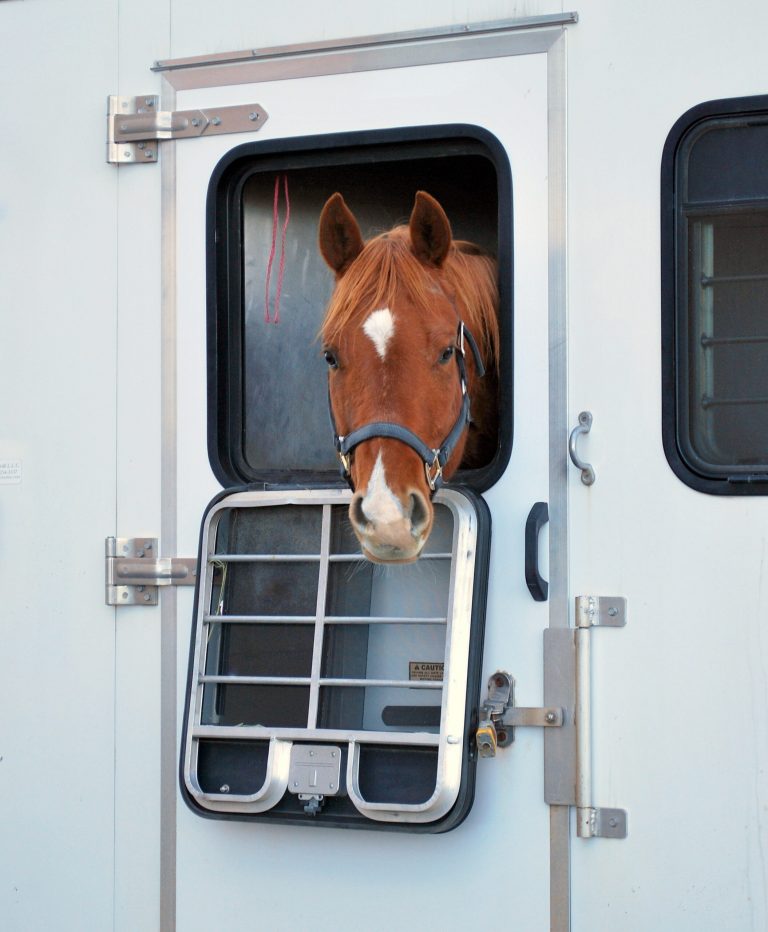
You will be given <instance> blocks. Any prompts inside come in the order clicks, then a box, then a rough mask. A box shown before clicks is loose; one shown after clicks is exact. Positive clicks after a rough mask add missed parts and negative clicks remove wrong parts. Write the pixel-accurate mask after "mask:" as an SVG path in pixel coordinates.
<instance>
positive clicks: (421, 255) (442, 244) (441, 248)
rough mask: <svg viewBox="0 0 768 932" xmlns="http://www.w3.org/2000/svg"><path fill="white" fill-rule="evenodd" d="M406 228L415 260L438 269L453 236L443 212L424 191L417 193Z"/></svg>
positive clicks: (443, 260) (446, 253)
mask: <svg viewBox="0 0 768 932" xmlns="http://www.w3.org/2000/svg"><path fill="white" fill-rule="evenodd" d="M408 226H409V229H410V232H411V246H412V248H413V252H414V255H415V256H416V258H417V259H418V260H419V261H420V262H423V263H424V264H425V265H434V266H436V267H437V268H440V266H441V265H442V264H443V262H445V257H446V256H447V255H448V250H449V249H450V248H451V240H452V238H453V234H452V233H451V224H450V223H449V221H448V217H446V215H445V211H444V210H443V208H442V207H441V206H440V205H439V204H438V202H437V201H436V200H435V199H434V198H433V197H432V196H431V195H430V194H427V193H426V191H418V192H417V194H416V202H415V203H414V205H413V213H412V214H411V219H410V223H409V224H408Z"/></svg>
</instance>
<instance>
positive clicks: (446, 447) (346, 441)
mask: <svg viewBox="0 0 768 932" xmlns="http://www.w3.org/2000/svg"><path fill="white" fill-rule="evenodd" d="M465 339H466V341H467V343H468V344H469V348H470V349H471V350H472V356H473V358H474V360H475V368H476V370H477V375H478V376H479V377H482V376H483V375H485V367H484V366H483V363H482V360H481V359H480V351H479V350H478V348H477V343H476V342H475V339H474V337H473V336H472V334H471V333H470V332H469V330H467V328H466V327H465V326H464V321H459V328H458V332H457V335H456V349H457V350H458V353H456V354H455V355H456V362H457V364H458V367H459V383H460V384H461V409H460V411H459V416H458V417H457V418H456V422H455V424H454V425H453V427H452V428H451V431H450V433H449V434H448V436H447V437H446V438H445V440H443V442H442V443H441V444H440V446H439V447H430V446H429V445H428V444H426V443H424V441H423V440H422V439H421V438H420V437H417V436H416V434H414V432H413V431H412V430H409V429H408V428H407V427H403V426H402V425H401V424H392V423H390V422H389V421H372V422H371V423H370V424H365V425H364V426H363V427H358V428H357V430H353V431H352V433H350V434H347V435H346V436H340V435H339V432H338V431H337V430H336V422H335V421H334V418H333V407H332V406H331V403H330V401H331V399H330V389H329V393H328V410H329V413H330V416H331V427H332V428H333V437H334V444H335V446H336V453H337V454H338V457H339V460H340V462H341V475H342V476H343V478H344V479H345V480H346V481H347V484H348V485H349V487H350V489H352V491H353V492H354V491H355V487H354V485H353V483H352V475H351V472H350V467H351V465H352V452H353V450H354V449H355V447H356V446H358V445H359V444H361V443H363V442H364V441H366V440H371V439H372V438H373V437H385V438H388V439H390V440H399V441H400V442H401V443H404V444H405V445H406V446H408V447H410V448H411V449H412V450H415V452H416V453H418V455H419V456H420V457H421V459H422V460H423V462H424V472H425V474H426V477H427V484H428V485H429V488H430V490H431V491H432V492H433V493H434V492H435V491H437V489H439V488H440V486H441V485H442V484H443V468H444V467H445V464H446V463H447V462H448V460H449V459H450V458H451V454H452V453H453V450H454V447H455V446H456V444H457V443H458V441H459V438H460V437H461V435H462V433H463V432H464V428H465V427H466V426H467V425H468V424H469V421H470V411H469V394H468V393H467V368H466V365H465V363H464V358H465V356H466V352H465V349H464V340H465Z"/></svg>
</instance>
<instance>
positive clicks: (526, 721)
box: [475, 670, 563, 757]
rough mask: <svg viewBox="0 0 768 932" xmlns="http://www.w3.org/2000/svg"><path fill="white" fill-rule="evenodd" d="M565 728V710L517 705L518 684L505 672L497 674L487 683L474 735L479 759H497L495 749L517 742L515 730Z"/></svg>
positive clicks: (499, 671)
mask: <svg viewBox="0 0 768 932" xmlns="http://www.w3.org/2000/svg"><path fill="white" fill-rule="evenodd" d="M562 724H563V710H562V709H558V708H551V709H540V708H536V707H528V706H516V705H515V681H514V679H513V678H512V677H511V676H510V675H509V673H507V672H506V671H505V670H497V671H496V672H495V673H494V674H492V675H491V677H490V678H489V680H488V698H487V699H486V700H485V702H484V703H483V705H482V707H481V709H480V721H479V723H478V726H477V731H476V733H475V739H476V741H477V750H478V753H479V755H480V757H495V756H496V748H497V747H500V748H505V747H507V746H508V745H510V744H511V743H512V742H513V741H514V740H515V728H531V727H533V728H557V727H560V726H562Z"/></svg>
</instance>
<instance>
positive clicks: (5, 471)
mask: <svg viewBox="0 0 768 932" xmlns="http://www.w3.org/2000/svg"><path fill="white" fill-rule="evenodd" d="M20 482H21V460H0V485H18V484H19V483H20Z"/></svg>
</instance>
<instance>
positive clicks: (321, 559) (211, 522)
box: [183, 489, 478, 824]
mask: <svg viewBox="0 0 768 932" xmlns="http://www.w3.org/2000/svg"><path fill="white" fill-rule="evenodd" d="M351 498H352V493H351V492H349V491H348V490H341V489H340V490H337V491H334V490H302V491H295V492H294V491H280V492H236V493H233V494H230V495H226V496H224V497H223V498H221V499H220V500H219V501H218V502H217V503H216V504H215V505H213V506H212V508H211V509H210V510H209V511H208V513H207V515H206V518H205V521H204V524H203V531H202V541H201V563H203V562H204V564H205V565H204V567H201V571H200V583H199V585H200V593H199V598H198V600H197V614H196V622H197V623H196V626H195V644H194V650H193V653H192V660H191V664H190V697H189V705H188V714H187V720H186V733H185V739H186V746H185V748H184V764H183V776H184V782H185V785H186V788H187V790H188V791H189V793H190V795H191V797H192V799H194V800H195V802H196V803H197V804H198V805H199V806H200V807H201V808H202V809H205V810H208V811H210V812H222V813H235V814H238V813H239V814H241V815H247V814H254V813H263V812H266V811H268V810H269V809H271V808H273V807H274V806H275V805H276V804H277V803H278V802H279V801H280V800H281V799H282V798H283V796H284V794H285V793H286V791H287V789H288V772H289V768H290V758H291V748H292V746H293V743H294V742H296V741H301V742H312V743H314V744H322V745H334V746H338V745H341V744H346V745H347V747H348V757H347V794H348V796H349V798H350V800H351V802H352V803H353V805H354V807H355V808H356V809H357V810H358V812H359V813H360V814H361V815H363V816H365V817H366V818H368V819H370V820H371V821H373V822H398V823H419V824H426V823H432V822H436V821H438V820H439V819H441V818H443V817H444V816H445V815H447V814H448V813H449V812H450V810H451V809H452V808H453V806H454V805H455V804H456V801H457V799H458V797H459V792H460V789H461V782H462V770H463V763H464V761H463V756H464V754H465V753H466V750H467V749H466V748H465V746H464V745H465V742H464V741H463V738H462V736H463V735H464V732H465V719H466V714H467V687H468V682H469V672H468V666H469V657H470V642H471V635H472V614H473V611H472V610H473V589H474V580H475V564H476V557H477V547H478V526H477V519H476V515H475V511H474V508H473V506H472V504H471V502H470V501H469V499H467V498H466V497H465V496H464V495H462V494H461V493H459V492H457V491H455V490H452V489H443V490H441V491H440V492H439V493H438V494H437V495H436V496H435V503H436V504H438V505H443V506H446V507H447V508H448V509H449V511H450V512H451V515H452V517H453V532H452V547H451V552H450V553H433V554H431V555H430V556H431V558H432V559H438V560H450V561H451V569H450V580H449V592H448V604H447V610H446V617H445V619H438V618H435V617H431V616H429V617H427V618H426V619H425V623H426V624H438V623H441V622H442V623H443V624H445V628H446V630H445V646H444V656H443V658H442V659H443V661H444V663H445V668H444V675H443V679H442V680H434V681H432V680H425V681H418V682H417V681H410V680H394V679H374V678H371V679H351V678H343V679H342V678H338V677H335V678H334V677H323V676H322V671H321V658H322V648H323V632H324V628H325V626H326V624H336V621H337V619H336V617H335V616H328V615H327V614H326V609H325V603H326V582H327V579H328V572H329V569H330V567H331V566H332V564H333V563H334V562H335V561H334V560H333V556H334V555H333V554H331V552H330V537H331V508H332V507H333V506H338V505H348V504H349V502H350V501H351ZM307 504H309V505H315V506H317V507H319V508H322V526H321V532H320V533H321V548H320V553H319V554H309V555H302V556H301V560H302V561H304V562H307V561H308V562H317V563H318V569H319V577H318V594H317V610H316V614H315V616H314V617H311V616H307V617H302V619H301V621H302V622H303V623H305V624H313V625H314V627H315V633H314V646H313V659H312V669H311V673H310V676H308V677H290V676H287V677H280V676H277V677H270V676H258V677H256V676H233V675H227V676H218V675H210V674H206V672H205V671H206V661H207V651H208V644H209V640H210V638H209V632H210V628H211V625H213V624H221V623H225V624H232V623H234V624H238V623H243V622H245V620H246V619H247V620H248V622H249V623H252V624H259V623H265V622H267V621H271V622H273V623H274V622H277V623H283V622H285V621H286V620H287V621H288V622H292V621H298V619H297V618H293V617H291V618H288V619H284V618H283V617H282V616H263V615H258V614H255V615H249V616H243V615H235V616H229V615H219V616H217V615H216V614H214V613H212V611H211V606H212V601H213V594H214V568H215V567H216V565H217V564H218V563H221V562H224V563H227V562H241V563H242V562H246V561H247V562H263V561H264V560H266V561H268V562H270V563H281V562H282V563H287V564H290V563H291V562H292V558H291V557H292V555H287V558H286V557H285V556H283V555H279V556H276V557H274V558H273V557H272V555H271V554H268V555H264V556H254V555H243V554H229V553H227V554H221V553H218V552H216V538H217V531H218V526H219V523H220V521H221V519H222V517H223V516H224V514H225V513H227V512H229V511H231V510H233V509H249V508H268V507H274V506H286V505H287V506H291V505H307ZM341 559H344V560H347V561H350V562H354V561H357V560H362V559H363V558H362V556H360V555H358V554H344V555H343V556H342V557H341ZM343 623H345V624H347V625H350V624H361V625H368V624H372V623H373V624H376V623H380V624H381V623H387V624H392V623H394V624H399V623H404V622H403V620H402V619H399V618H394V619H393V618H391V617H388V616H387V617H383V616H373V617H372V618H368V617H365V616H361V617H349V616H347V617H345V618H344V619H343ZM405 623H413V624H417V623H422V619H421V618H420V617H414V618H411V619H409V620H408V621H406V622H405ZM215 683H221V684H229V685H237V684H241V685H284V686H289V685H299V686H308V687H309V690H310V698H309V711H308V722H310V723H311V722H315V725H314V727H312V726H311V725H310V726H308V727H306V728H303V727H275V726H262V725H238V726H231V725H211V724H203V722H202V719H203V706H204V699H203V696H204V690H205V686H206V684H215ZM328 686H333V687H355V686H357V687H360V686H364V687H381V686H384V687H395V688H408V689H431V690H440V691H441V693H442V697H441V716H440V731H439V734H433V733H430V732H405V731H393V730H389V731H373V730H362V729H348V728H323V727H319V726H318V725H317V715H318V695H319V691H320V689H321V688H323V687H328ZM233 738H236V739H238V740H249V739H250V740H259V741H264V740H268V741H269V754H268V761H267V767H266V778H265V782H264V784H263V785H262V786H261V787H260V788H259V789H258V790H257V791H256V792H254V793H252V794H247V795H246V794H242V795H235V794H231V793H229V792H222V793H211V792H206V791H205V790H204V789H203V788H202V787H201V785H200V782H199V780H198V776H197V762H198V750H199V742H200V740H201V739H222V740H227V739H233ZM365 744H371V745H378V746H381V745H390V746H391V745H396V746H398V747H403V748H407V747H436V748H437V749H438V758H437V778H436V784H435V789H434V792H433V793H432V795H431V796H430V798H429V799H427V800H426V801H424V802H422V803H413V804H411V803H399V804H395V803H392V802H371V801H368V800H366V799H365V798H364V796H363V793H362V792H361V790H360V786H359V767H360V748H361V746H362V745H365Z"/></svg>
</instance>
